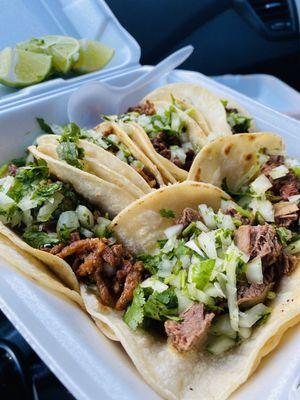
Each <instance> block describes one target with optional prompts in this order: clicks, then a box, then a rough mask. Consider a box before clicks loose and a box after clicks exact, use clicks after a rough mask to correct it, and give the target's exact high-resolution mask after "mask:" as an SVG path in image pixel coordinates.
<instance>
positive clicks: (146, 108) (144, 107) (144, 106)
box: [127, 100, 156, 115]
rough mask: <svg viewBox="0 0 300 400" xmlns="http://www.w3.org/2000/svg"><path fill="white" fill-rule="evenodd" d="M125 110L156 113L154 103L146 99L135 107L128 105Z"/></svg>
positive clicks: (146, 113) (148, 113)
mask: <svg viewBox="0 0 300 400" xmlns="http://www.w3.org/2000/svg"><path fill="white" fill-rule="evenodd" d="M127 112H137V113H139V114H145V115H154V114H155V113H156V111H155V107H154V104H153V103H152V102H151V101H149V100H146V101H145V103H141V104H139V105H138V106H135V107H129V108H128V111H127Z"/></svg>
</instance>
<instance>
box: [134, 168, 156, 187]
mask: <svg viewBox="0 0 300 400" xmlns="http://www.w3.org/2000/svg"><path fill="white" fill-rule="evenodd" d="M138 172H139V174H140V175H141V176H142V177H143V178H144V179H145V181H146V182H147V183H148V185H149V186H150V187H151V188H158V182H157V181H156V178H155V175H154V174H153V173H152V172H151V171H150V170H149V169H148V168H147V167H145V166H144V167H143V168H142V169H141V170H139V171H138Z"/></svg>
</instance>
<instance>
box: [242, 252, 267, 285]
mask: <svg viewBox="0 0 300 400" xmlns="http://www.w3.org/2000/svg"><path fill="white" fill-rule="evenodd" d="M246 277H247V280H248V282H250V283H259V284H260V283H263V281H264V276H263V271H262V262H261V258H260V257H256V258H254V259H253V260H251V261H249V262H248V264H247V266H246Z"/></svg>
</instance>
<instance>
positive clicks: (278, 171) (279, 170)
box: [269, 165, 289, 179]
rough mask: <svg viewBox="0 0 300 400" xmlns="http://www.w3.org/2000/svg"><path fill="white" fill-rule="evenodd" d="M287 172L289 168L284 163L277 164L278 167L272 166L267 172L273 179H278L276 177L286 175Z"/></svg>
mask: <svg viewBox="0 0 300 400" xmlns="http://www.w3.org/2000/svg"><path fill="white" fill-rule="evenodd" d="M288 173H289V170H288V168H287V167H286V166H285V165H279V167H276V168H273V169H272V170H271V171H270V172H269V175H270V176H271V178H273V179H278V178H282V177H283V176H285V175H287V174H288Z"/></svg>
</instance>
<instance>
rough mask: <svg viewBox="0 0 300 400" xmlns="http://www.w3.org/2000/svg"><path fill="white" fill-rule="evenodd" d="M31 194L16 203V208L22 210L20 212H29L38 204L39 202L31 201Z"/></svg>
mask: <svg viewBox="0 0 300 400" xmlns="http://www.w3.org/2000/svg"><path fill="white" fill-rule="evenodd" d="M31 197H32V193H30V194H28V195H27V196H24V197H23V198H22V199H21V200H20V201H19V203H18V207H19V208H20V209H21V210H22V211H27V210H31V209H32V208H35V207H36V206H37V205H38V203H39V200H38V199H37V198H36V199H32V198H31Z"/></svg>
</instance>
